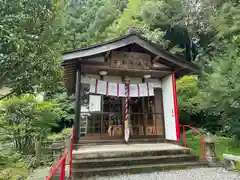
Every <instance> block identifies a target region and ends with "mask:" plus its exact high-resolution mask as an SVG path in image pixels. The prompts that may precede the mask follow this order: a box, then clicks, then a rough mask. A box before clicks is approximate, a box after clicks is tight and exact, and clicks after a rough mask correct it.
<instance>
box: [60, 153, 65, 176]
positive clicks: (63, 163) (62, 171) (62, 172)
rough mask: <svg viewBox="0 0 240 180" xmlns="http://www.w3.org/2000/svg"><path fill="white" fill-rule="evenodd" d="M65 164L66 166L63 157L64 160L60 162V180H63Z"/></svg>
mask: <svg viewBox="0 0 240 180" xmlns="http://www.w3.org/2000/svg"><path fill="white" fill-rule="evenodd" d="M65 164H66V156H65V158H64V159H63V160H62V166H61V174H60V180H65Z"/></svg>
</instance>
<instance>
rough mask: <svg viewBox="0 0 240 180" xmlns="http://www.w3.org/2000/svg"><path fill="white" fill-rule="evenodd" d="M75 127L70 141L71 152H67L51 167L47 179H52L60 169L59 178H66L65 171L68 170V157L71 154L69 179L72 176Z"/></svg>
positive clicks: (63, 179) (61, 179)
mask: <svg viewBox="0 0 240 180" xmlns="http://www.w3.org/2000/svg"><path fill="white" fill-rule="evenodd" d="M73 131H74V130H73V128H72V134H71V143H70V153H69V154H68V152H65V153H64V155H63V156H62V157H61V158H60V160H59V161H58V162H57V164H56V165H55V166H54V167H53V168H52V169H51V171H50V173H49V175H48V176H47V177H46V179H45V180H51V178H52V177H53V176H54V174H55V173H56V171H57V170H58V169H59V168H61V169H60V179H59V180H65V172H66V169H65V168H66V159H67V157H68V155H69V179H71V177H72V151H73Z"/></svg>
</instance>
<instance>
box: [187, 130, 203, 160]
mask: <svg viewBox="0 0 240 180" xmlns="http://www.w3.org/2000/svg"><path fill="white" fill-rule="evenodd" d="M187 128H189V129H191V130H192V131H193V132H195V133H196V134H197V135H198V136H200V137H201V148H202V156H203V159H204V160H206V159H207V158H206V154H205V147H204V145H205V144H204V136H203V135H202V134H201V133H200V132H199V131H198V130H196V129H195V128H193V127H192V126H190V125H182V129H183V144H184V147H186V148H187V137H186V129H187Z"/></svg>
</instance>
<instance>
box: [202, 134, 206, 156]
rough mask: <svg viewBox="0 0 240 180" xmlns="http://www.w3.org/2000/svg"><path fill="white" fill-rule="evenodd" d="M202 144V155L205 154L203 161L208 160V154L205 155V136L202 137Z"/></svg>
mask: <svg viewBox="0 0 240 180" xmlns="http://www.w3.org/2000/svg"><path fill="white" fill-rule="evenodd" d="M201 141H202V142H201V143H202V154H203V159H204V160H206V159H207V158H206V154H205V145H204V136H202V137H201Z"/></svg>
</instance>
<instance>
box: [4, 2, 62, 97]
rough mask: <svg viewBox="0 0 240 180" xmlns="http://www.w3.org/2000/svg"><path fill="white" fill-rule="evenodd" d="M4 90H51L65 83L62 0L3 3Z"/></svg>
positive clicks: (19, 91) (18, 91) (16, 91)
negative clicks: (62, 79)
mask: <svg viewBox="0 0 240 180" xmlns="http://www.w3.org/2000/svg"><path fill="white" fill-rule="evenodd" d="M0 4H1V6H0V17H1V20H0V37H1V38H0V87H1V86H2V85H7V86H9V87H11V88H12V89H13V91H14V92H15V93H18V94H20V93H24V92H33V87H34V86H38V88H40V89H44V90H49V89H50V90H51V89H52V88H54V83H55V82H58V81H59V80H61V71H60V70H61V69H60V64H59V60H60V59H59V54H58V51H59V48H61V36H62V30H63V27H62V20H61V19H62V16H61V13H62V12H61V7H62V4H61V0H56V1H49V0H24V1H23V0H11V1H8V0H0Z"/></svg>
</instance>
